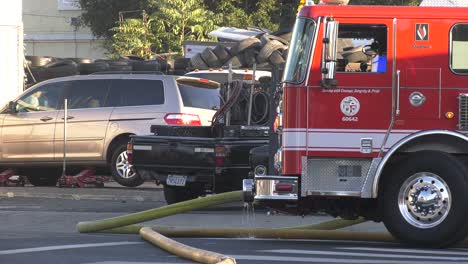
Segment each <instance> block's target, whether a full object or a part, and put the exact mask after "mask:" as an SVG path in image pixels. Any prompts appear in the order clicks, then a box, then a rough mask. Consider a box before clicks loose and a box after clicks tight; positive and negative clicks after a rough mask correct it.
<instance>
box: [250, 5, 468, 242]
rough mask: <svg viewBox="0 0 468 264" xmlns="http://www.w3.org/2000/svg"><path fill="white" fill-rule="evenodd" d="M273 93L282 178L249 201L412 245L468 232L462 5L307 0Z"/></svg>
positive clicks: (467, 64)
mask: <svg viewBox="0 0 468 264" xmlns="http://www.w3.org/2000/svg"><path fill="white" fill-rule="evenodd" d="M281 89H282V93H283V98H282V102H281V104H280V107H279V113H278V115H279V116H280V117H281V118H280V119H281V122H280V127H279V128H278V130H277V131H278V132H277V133H278V138H279V141H280V146H281V147H280V148H279V149H278V152H277V154H276V156H275V167H276V169H277V170H278V171H279V173H278V174H279V175H269V174H267V173H265V174H263V175H255V177H254V179H251V180H245V181H244V185H243V186H244V194H245V198H246V200H250V201H252V200H255V202H257V203H261V204H263V205H266V206H268V207H272V208H275V209H278V210H282V211H286V212H294V213H298V214H301V215H303V214H307V213H310V212H316V211H325V212H327V213H329V214H331V215H333V216H341V217H344V218H356V217H358V216H364V217H366V218H367V219H371V220H374V221H383V222H384V224H385V226H386V227H387V229H388V230H389V231H390V233H391V234H392V235H393V236H394V237H396V238H397V239H399V240H401V241H403V242H407V243H411V244H414V245H416V246H429V247H445V246H448V245H451V244H453V243H455V242H457V241H459V240H461V239H463V238H465V237H466V236H467V235H468V224H466V220H467V219H468V204H467V203H468V169H467V168H468V167H467V161H468V160H467V157H468V143H467V140H468V137H467V135H468V8H448V7H390V6H386V7H383V6H330V5H306V6H304V7H303V8H302V9H301V10H300V12H299V15H298V18H297V21H296V24H295V27H294V31H293V36H292V42H291V44H290V48H289V57H288V60H287V62H286V67H285V71H284V77H283V85H282V88H281Z"/></svg>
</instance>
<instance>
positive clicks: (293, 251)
mask: <svg viewBox="0 0 468 264" xmlns="http://www.w3.org/2000/svg"><path fill="white" fill-rule="evenodd" d="M259 252H267V253H280V254H307V255H332V256H337V255H339V256H353V257H378V258H394V259H425V260H447V261H466V262H467V263H468V257H465V258H463V257H449V256H447V257H440V256H434V255H426V256H415V255H398V254H375V253H355V252H343V251H323V250H297V249H273V250H259Z"/></svg>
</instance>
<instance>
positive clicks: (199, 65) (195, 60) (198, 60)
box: [190, 53, 208, 70]
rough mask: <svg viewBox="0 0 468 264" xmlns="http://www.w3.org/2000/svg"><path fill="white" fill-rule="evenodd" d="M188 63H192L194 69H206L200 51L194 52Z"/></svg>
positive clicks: (206, 66)
mask: <svg viewBox="0 0 468 264" xmlns="http://www.w3.org/2000/svg"><path fill="white" fill-rule="evenodd" d="M190 63H191V64H192V67H193V68H195V69H200V70H206V69H208V65H207V64H206V62H205V61H204V60H203V58H202V57H201V54H200V53H197V54H195V56H193V57H192V58H191V60H190Z"/></svg>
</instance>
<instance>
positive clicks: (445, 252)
mask: <svg viewBox="0 0 468 264" xmlns="http://www.w3.org/2000/svg"><path fill="white" fill-rule="evenodd" d="M336 249H341V250H356V251H380V252H397V253H414V254H430V256H432V255H456V256H457V255H458V256H461V255H463V256H468V252H462V251H450V250H424V249H403V248H369V247H338V248H336Z"/></svg>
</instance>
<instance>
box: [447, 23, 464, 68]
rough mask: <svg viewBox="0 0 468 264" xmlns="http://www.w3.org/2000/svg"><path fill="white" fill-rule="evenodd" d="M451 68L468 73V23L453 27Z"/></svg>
mask: <svg viewBox="0 0 468 264" xmlns="http://www.w3.org/2000/svg"><path fill="white" fill-rule="evenodd" d="M451 35H452V58H451V65H450V66H451V68H452V70H453V71H454V72H455V73H460V74H468V61H467V60H466V58H467V57H468V24H458V25H455V26H454V27H453V28H452V34H451Z"/></svg>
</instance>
